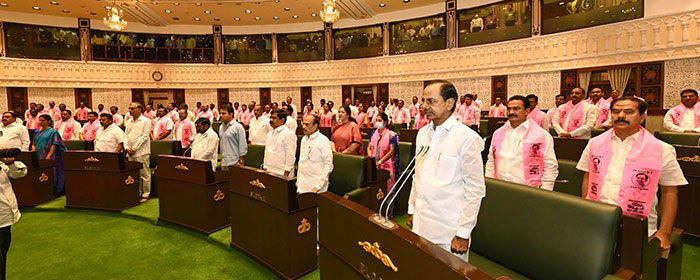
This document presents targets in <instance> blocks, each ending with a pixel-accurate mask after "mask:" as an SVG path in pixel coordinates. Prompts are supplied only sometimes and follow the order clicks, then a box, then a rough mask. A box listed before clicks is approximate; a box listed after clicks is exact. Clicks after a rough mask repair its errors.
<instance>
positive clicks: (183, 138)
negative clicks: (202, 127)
mask: <svg viewBox="0 0 700 280" xmlns="http://www.w3.org/2000/svg"><path fill="white" fill-rule="evenodd" d="M179 114H180V119H178V120H177V122H176V123H175V124H174V125H173V140H175V141H180V144H181V146H182V147H183V148H187V147H189V146H190V143H192V138H194V135H195V133H196V131H197V130H196V128H195V125H194V123H193V122H192V121H191V120H190V119H189V118H188V116H187V109H185V108H182V109H180V110H179ZM218 138H219V137H218V136H217V139H218Z"/></svg>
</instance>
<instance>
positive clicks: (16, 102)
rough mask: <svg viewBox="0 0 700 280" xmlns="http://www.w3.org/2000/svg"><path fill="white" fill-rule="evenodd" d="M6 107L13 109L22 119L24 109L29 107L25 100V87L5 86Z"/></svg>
mask: <svg viewBox="0 0 700 280" xmlns="http://www.w3.org/2000/svg"><path fill="white" fill-rule="evenodd" d="M7 105H8V106H7V107H8V108H10V110H12V111H15V113H17V114H18V115H19V116H20V118H21V119H24V111H25V110H27V109H28V108H29V102H28V101H27V88H26V87H8V88H7Z"/></svg>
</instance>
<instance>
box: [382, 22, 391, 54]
mask: <svg viewBox="0 0 700 280" xmlns="http://www.w3.org/2000/svg"><path fill="white" fill-rule="evenodd" d="M390 36H391V35H389V23H388V22H385V23H383V24H382V55H383V56H387V55H389V44H390V39H391V37H390Z"/></svg>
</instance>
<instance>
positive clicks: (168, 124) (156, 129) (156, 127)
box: [147, 115, 173, 140]
mask: <svg viewBox="0 0 700 280" xmlns="http://www.w3.org/2000/svg"><path fill="white" fill-rule="evenodd" d="M147 119H148V118H147ZM161 122H165V130H166V131H167V130H170V131H172V130H173V120H172V119H170V117H169V116H167V115H166V116H163V117H161V118H156V120H155V121H153V138H154V140H158V139H159V138H160V135H161V134H163V133H164V132H165V131H160V123H161ZM163 140H168V137H166V138H165V139H163Z"/></svg>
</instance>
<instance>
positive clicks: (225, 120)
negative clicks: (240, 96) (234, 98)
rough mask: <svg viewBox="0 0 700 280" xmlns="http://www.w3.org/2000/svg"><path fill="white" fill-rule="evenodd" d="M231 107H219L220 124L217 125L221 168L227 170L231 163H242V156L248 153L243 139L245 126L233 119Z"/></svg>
mask: <svg viewBox="0 0 700 280" xmlns="http://www.w3.org/2000/svg"><path fill="white" fill-rule="evenodd" d="M233 112H234V110H233V107H231V106H226V107H225V108H221V109H219V116H221V126H219V151H220V153H221V169H223V170H228V167H229V166H232V165H243V157H244V156H245V155H246V154H247V153H248V144H247V143H246V140H245V128H243V125H241V124H240V123H238V122H236V121H234V120H233Z"/></svg>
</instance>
